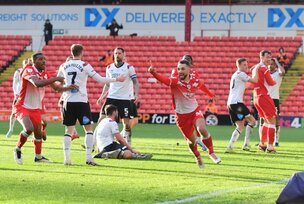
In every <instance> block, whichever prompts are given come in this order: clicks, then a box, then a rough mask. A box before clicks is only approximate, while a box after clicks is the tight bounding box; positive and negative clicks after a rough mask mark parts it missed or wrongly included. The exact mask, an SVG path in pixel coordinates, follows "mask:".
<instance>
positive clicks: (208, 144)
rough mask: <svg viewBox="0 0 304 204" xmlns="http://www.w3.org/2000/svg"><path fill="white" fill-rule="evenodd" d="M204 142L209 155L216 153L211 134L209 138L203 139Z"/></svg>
mask: <svg viewBox="0 0 304 204" xmlns="http://www.w3.org/2000/svg"><path fill="white" fill-rule="evenodd" d="M202 142H203V143H204V145H205V146H206V147H207V149H208V153H209V154H212V153H214V150H213V143H212V137H211V135H210V134H208V138H203V139H202Z"/></svg>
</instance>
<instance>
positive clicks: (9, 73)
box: [0, 51, 33, 83]
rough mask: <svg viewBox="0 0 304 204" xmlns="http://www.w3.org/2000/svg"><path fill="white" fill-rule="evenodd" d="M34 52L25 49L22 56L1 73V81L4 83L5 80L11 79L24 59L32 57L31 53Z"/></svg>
mask: <svg viewBox="0 0 304 204" xmlns="http://www.w3.org/2000/svg"><path fill="white" fill-rule="evenodd" d="M32 54H33V51H24V52H23V53H22V54H21V55H20V57H18V59H17V60H16V61H15V62H13V64H11V65H10V66H9V67H8V68H7V69H6V70H5V71H4V72H3V73H1V74H0V83H2V82H3V81H5V80H7V79H9V77H11V76H13V75H14V72H15V71H16V70H17V69H18V68H20V67H22V61H23V60H24V59H26V58H29V57H31V55H32Z"/></svg>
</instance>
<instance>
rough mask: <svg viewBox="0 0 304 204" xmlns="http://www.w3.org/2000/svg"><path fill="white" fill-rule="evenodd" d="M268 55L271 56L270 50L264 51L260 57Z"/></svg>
mask: <svg viewBox="0 0 304 204" xmlns="http://www.w3.org/2000/svg"><path fill="white" fill-rule="evenodd" d="M266 54H270V55H271V51H269V50H262V51H261V52H260V57H264V56H265V55H266Z"/></svg>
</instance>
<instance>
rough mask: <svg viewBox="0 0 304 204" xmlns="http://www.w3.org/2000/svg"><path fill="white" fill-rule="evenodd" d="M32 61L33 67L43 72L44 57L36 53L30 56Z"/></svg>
mask: <svg viewBox="0 0 304 204" xmlns="http://www.w3.org/2000/svg"><path fill="white" fill-rule="evenodd" d="M32 61H33V64H34V66H35V67H36V68H37V69H38V70H40V71H41V70H45V61H46V59H45V56H44V55H43V54H42V53H41V52H37V53H35V54H33V55H32Z"/></svg>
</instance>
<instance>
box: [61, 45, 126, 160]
mask: <svg viewBox="0 0 304 204" xmlns="http://www.w3.org/2000/svg"><path fill="white" fill-rule="evenodd" d="M83 53H84V48H83V46H82V45H80V44H73V45H72V46H71V54H72V55H73V59H72V60H70V61H68V62H65V63H64V64H63V65H62V66H61V67H60V69H59V72H58V76H63V77H64V84H65V86H68V85H70V84H75V85H77V86H78V87H79V89H74V90H71V91H67V92H65V97H64V102H63V108H64V111H63V124H64V125H65V126H66V128H65V135H64V139H63V149H64V164H65V165H71V158H70V147H71V135H72V134H73V132H74V128H75V124H76V121H77V120H78V121H79V123H80V124H81V125H82V126H83V127H84V130H85V134H86V135H85V146H86V164H88V165H92V166H96V165H97V164H96V163H95V162H94V160H93V158H92V149H93V143H94V138H93V127H92V124H91V122H92V116H91V109H90V104H89V101H88V94H87V79H88V76H90V77H92V78H93V79H94V80H95V81H97V82H99V83H110V82H121V81H124V79H125V77H124V76H120V75H117V76H116V77H115V78H105V77H101V76H100V75H99V74H98V73H97V72H96V71H95V70H94V69H93V67H92V66H91V65H90V64H88V63H87V62H85V61H82V57H83Z"/></svg>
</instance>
